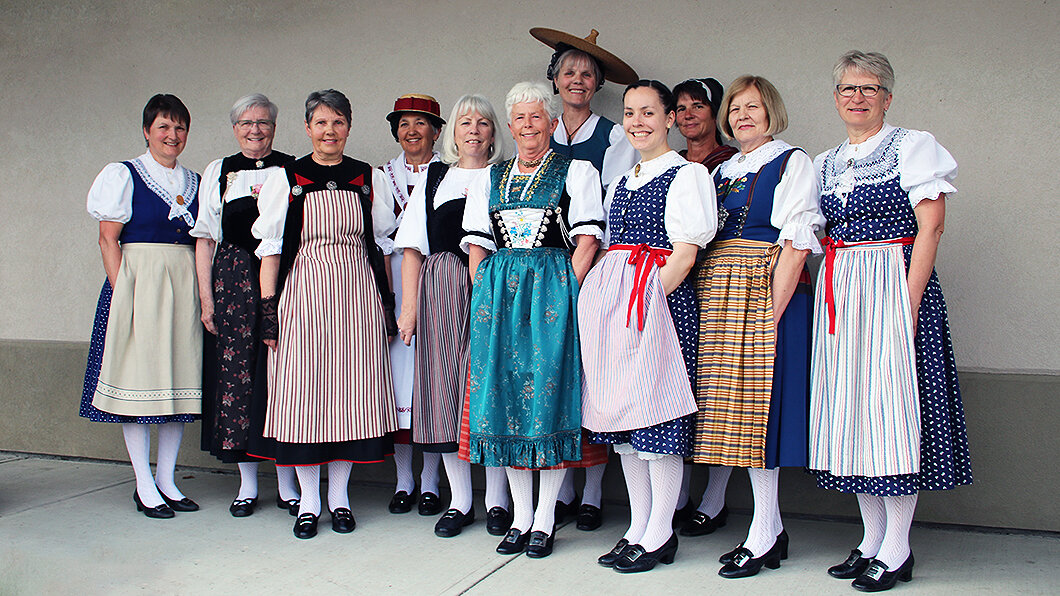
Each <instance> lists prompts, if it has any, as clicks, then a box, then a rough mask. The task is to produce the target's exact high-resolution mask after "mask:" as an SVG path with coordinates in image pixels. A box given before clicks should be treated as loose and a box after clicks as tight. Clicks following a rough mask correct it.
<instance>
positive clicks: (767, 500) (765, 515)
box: [743, 468, 780, 557]
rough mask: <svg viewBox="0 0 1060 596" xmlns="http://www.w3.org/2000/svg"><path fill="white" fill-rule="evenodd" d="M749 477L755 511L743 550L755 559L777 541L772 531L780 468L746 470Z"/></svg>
mask: <svg viewBox="0 0 1060 596" xmlns="http://www.w3.org/2000/svg"><path fill="white" fill-rule="evenodd" d="M747 474H748V476H750V477H751V490H752V492H753V493H754V499H755V510H754V516H753V517H752V518H751V528H750V529H749V530H748V531H747V540H746V541H744V543H743V545H744V548H746V549H747V550H749V551H751V554H752V555H754V556H755V557H761V556H762V555H764V554H766V551H768V550H769V549H770V548H771V547H772V546H773V543H774V542H776V540H777V533H776V532H774V531H773V524H774V520H773V516H774V510H775V509H776V508H777V490H778V486H779V484H780V468H773V469H772V470H764V469H761V468H748V469H747Z"/></svg>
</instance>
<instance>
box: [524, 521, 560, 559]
mask: <svg viewBox="0 0 1060 596" xmlns="http://www.w3.org/2000/svg"><path fill="white" fill-rule="evenodd" d="M555 539H556V528H555V527H553V528H552V533H551V534H546V533H544V532H542V531H541V530H537V531H536V532H530V539H529V540H528V541H527V543H526V556H528V557H530V558H531V559H544V558H545V557H547V556H549V555H551V554H552V544H553V542H554V541H555Z"/></svg>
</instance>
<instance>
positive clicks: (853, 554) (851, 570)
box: [828, 548, 872, 579]
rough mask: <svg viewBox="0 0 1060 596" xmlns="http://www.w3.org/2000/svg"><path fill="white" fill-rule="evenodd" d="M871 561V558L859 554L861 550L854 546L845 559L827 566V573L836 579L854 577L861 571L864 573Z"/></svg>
mask: <svg viewBox="0 0 1060 596" xmlns="http://www.w3.org/2000/svg"><path fill="white" fill-rule="evenodd" d="M871 562H872V559H871V558H867V557H863V556H861V551H860V550H858V549H856V548H855V549H854V550H852V551H850V556H849V557H847V560H846V561H843V562H842V563H840V564H838V565H833V566H831V567H829V568H828V575H831V576H832V577H834V578H836V579H854V578H855V577H857V576H859V575H861V574H862V573H865V570H866V569H868V568H869V563H871Z"/></svg>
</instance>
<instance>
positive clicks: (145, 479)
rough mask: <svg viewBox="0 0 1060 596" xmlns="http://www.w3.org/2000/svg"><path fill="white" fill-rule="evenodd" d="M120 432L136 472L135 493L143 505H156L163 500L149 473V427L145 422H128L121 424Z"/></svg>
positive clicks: (150, 506)
mask: <svg viewBox="0 0 1060 596" xmlns="http://www.w3.org/2000/svg"><path fill="white" fill-rule="evenodd" d="M121 432H122V434H123V435H125V449H126V450H128V451H129V461H130V462H131V463H132V467H133V473H135V474H136V493H137V494H138V495H140V501H142V502H143V504H144V506H145V507H147V508H149V509H150V508H154V507H158V506H159V505H161V504H162V503H163V502H164V501H162V495H160V494H158V487H156V486H155V478H154V476H152V475H151V429H150V428H148V425H146V424H135V423H131V422H130V423H125V424H122V425H121Z"/></svg>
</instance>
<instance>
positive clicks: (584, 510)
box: [577, 503, 604, 532]
mask: <svg viewBox="0 0 1060 596" xmlns="http://www.w3.org/2000/svg"><path fill="white" fill-rule="evenodd" d="M603 523H604V512H603V510H602V509H600V508H599V507H596V506H595V505H586V504H584V503H583V504H582V505H581V507H578V525H577V527H578V529H579V530H581V531H583V532H592V531H593V530H595V529H597V528H599V527H600V526H601V525H603Z"/></svg>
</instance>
